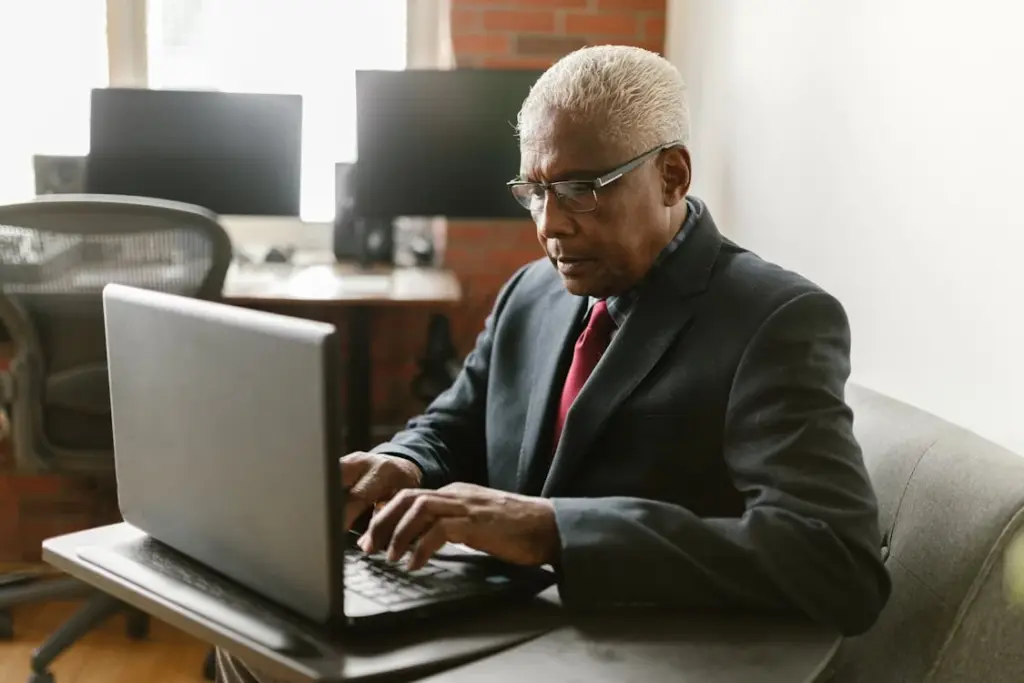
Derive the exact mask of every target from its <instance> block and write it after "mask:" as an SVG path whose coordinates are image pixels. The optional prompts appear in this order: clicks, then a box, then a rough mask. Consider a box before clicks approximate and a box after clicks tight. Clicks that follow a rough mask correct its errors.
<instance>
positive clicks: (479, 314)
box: [447, 0, 665, 352]
mask: <svg viewBox="0 0 1024 683" xmlns="http://www.w3.org/2000/svg"><path fill="white" fill-rule="evenodd" d="M452 41H453V43H454V51H455V61H456V64H457V65H458V66H463V67H483V68H529V69H533V68H547V67H548V66H550V65H551V64H552V63H553V62H554V61H555V60H557V59H558V58H559V57H561V56H563V55H565V54H566V53H568V52H571V51H573V50H576V49H578V48H580V47H583V46H586V45H603V44H609V43H614V44H620V45H636V46H638V47H644V48H647V49H649V50H653V51H655V52H661V51H662V50H663V49H664V43H665V0H452ZM513 173H514V171H513ZM510 177H511V176H510ZM447 253H448V257H447V265H448V266H449V267H450V268H452V270H454V271H455V273H456V274H457V275H458V276H459V280H460V281H461V282H462V287H463V291H464V293H465V299H466V300H465V305H464V306H462V308H461V310H459V311H458V312H457V313H456V314H455V315H453V319H452V328H453V330H454V333H455V339H456V345H457V346H458V348H459V349H460V351H462V352H466V351H468V350H469V349H470V348H471V347H472V344H473V341H474V339H475V338H476V335H477V333H478V332H479V330H480V328H481V327H482V326H483V322H484V318H485V317H486V316H487V313H488V312H489V311H490V308H491V305H492V303H493V301H494V297H495V295H496V294H497V293H498V290H499V289H500V287H501V285H502V283H504V281H505V280H506V279H508V277H509V276H510V275H512V273H513V272H515V270H516V269H517V268H518V267H519V266H521V265H523V264H524V263H527V262H528V261H531V260H533V259H535V258H538V257H539V256H541V249H540V246H539V245H538V244H537V238H536V234H535V232H534V226H533V223H532V222H531V221H530V220H529V219H527V218H526V217H525V216H524V220H522V221H492V222H485V223H481V222H472V223H470V222H462V221H453V222H450V223H449V225H448V247H447Z"/></svg>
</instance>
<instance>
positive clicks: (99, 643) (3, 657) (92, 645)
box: [0, 602, 208, 683]
mask: <svg viewBox="0 0 1024 683" xmlns="http://www.w3.org/2000/svg"><path fill="white" fill-rule="evenodd" d="M77 606H78V603H71V602H64V603H50V604H43V605H31V606H25V607H20V608H16V609H15V610H14V630H15V635H14V640H13V641H0V683H26V681H27V680H28V674H29V667H28V662H29V657H30V656H31V654H32V650H33V649H35V648H36V647H37V646H38V645H39V644H40V643H41V642H42V641H43V640H44V639H45V638H46V636H47V635H48V634H50V633H52V632H53V630H54V629H56V628H57V627H58V626H59V625H60V624H61V623H62V622H63V621H64V620H65V619H67V618H68V617H69V616H70V615H71V614H72V613H73V612H74V610H75V608H76V607H77ZM207 650H208V647H207V646H206V645H205V644H203V643H201V642H199V641H197V640H195V639H193V638H191V637H190V636H186V635H185V634H183V633H181V632H180V631H176V630H174V629H172V628H171V627H169V626H167V625H166V624H162V623H159V622H156V621H154V622H152V627H151V629H150V636H149V638H148V639H147V640H144V641H133V640H129V639H128V638H127V636H126V635H125V630H124V619H123V618H122V617H120V616H116V617H114V618H112V619H110V620H109V621H108V622H107V623H106V624H105V625H104V626H103V627H101V628H100V629H98V630H97V631H95V632H93V633H91V634H90V635H89V636H88V637H86V638H85V639H84V640H82V641H81V642H79V643H77V644H75V645H74V646H73V647H72V648H71V649H69V650H67V651H66V652H65V653H64V654H63V655H62V656H61V658H60V659H58V660H57V661H56V662H55V663H54V665H53V668H52V669H51V670H52V672H53V674H54V683H150V682H152V683H201V682H202V681H203V676H202V665H203V659H204V658H205V657H206V652H207Z"/></svg>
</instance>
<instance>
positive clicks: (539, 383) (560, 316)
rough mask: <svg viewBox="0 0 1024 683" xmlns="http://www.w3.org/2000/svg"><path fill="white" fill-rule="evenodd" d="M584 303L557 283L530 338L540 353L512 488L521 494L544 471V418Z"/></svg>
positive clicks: (556, 392)
mask: <svg viewBox="0 0 1024 683" xmlns="http://www.w3.org/2000/svg"><path fill="white" fill-rule="evenodd" d="M586 303H587V299H586V298H585V297H579V296H573V295H571V294H569V293H568V292H567V291H565V290H564V289H563V288H562V286H561V283H560V282H559V284H558V291H557V292H553V293H552V294H551V295H550V296H549V297H548V301H547V302H546V303H545V304H544V305H543V308H542V309H541V310H545V311H546V312H547V313H546V315H545V316H544V325H543V327H542V329H541V331H540V334H538V335H537V338H536V339H531V340H530V344H536V345H537V348H538V349H540V350H541V353H542V354H543V355H542V356H541V358H542V360H541V361H540V363H539V364H538V366H537V367H538V370H537V372H536V374H535V375H534V377H533V383H532V387H533V388H532V390H531V392H530V403H529V406H528V407H527V409H526V422H525V426H524V429H523V444H522V447H521V450H520V453H519V469H518V471H517V473H516V484H517V486H516V490H518V491H520V492H522V493H536V492H537V491H539V490H540V486H541V483H542V482H543V477H544V475H545V473H546V472H547V468H548V463H549V461H550V452H549V450H548V448H544V449H543V450H541V446H547V444H548V440H547V439H546V438H544V437H545V435H546V434H545V431H544V428H545V427H546V426H550V420H548V417H550V416H551V415H552V410H553V408H554V401H555V400H556V398H555V397H556V396H559V395H560V394H561V389H562V387H561V384H560V382H559V380H560V379H561V374H562V373H560V372H559V371H560V370H562V369H565V368H566V367H567V366H568V363H569V361H570V360H571V353H572V348H573V346H574V345H575V342H576V336H577V335H578V334H579V323H580V320H581V319H582V317H583V312H584V311H585V310H586ZM542 442H543V443H542Z"/></svg>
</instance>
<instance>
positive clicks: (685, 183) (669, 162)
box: [659, 147, 691, 206]
mask: <svg viewBox="0 0 1024 683" xmlns="http://www.w3.org/2000/svg"><path fill="white" fill-rule="evenodd" d="M659 166H660V167H661V185H662V193H663V198H664V201H665V206H675V205H676V204H678V203H679V202H681V201H683V199H684V198H685V197H686V194H687V193H688V192H689V191H690V179H691V174H690V151H689V150H688V149H686V148H685V147H672V148H671V149H666V150H665V151H664V152H662V153H661V159H660V163H659Z"/></svg>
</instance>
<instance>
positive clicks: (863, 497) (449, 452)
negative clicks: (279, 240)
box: [375, 209, 890, 634]
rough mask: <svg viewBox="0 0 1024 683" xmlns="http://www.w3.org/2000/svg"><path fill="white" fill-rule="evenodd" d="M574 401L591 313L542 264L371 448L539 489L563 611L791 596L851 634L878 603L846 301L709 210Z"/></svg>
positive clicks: (879, 580)
mask: <svg viewBox="0 0 1024 683" xmlns="http://www.w3.org/2000/svg"><path fill="white" fill-rule="evenodd" d="M641 287H642V289H641V290H640V294H639V298H638V299H637V301H636V304H635V306H634V308H633V310H632V312H631V313H630V315H629V317H628V318H627V319H626V322H625V324H624V325H623V326H622V328H621V329H620V330H619V331H618V333H617V334H616V336H615V338H614V340H613V341H612V344H611V346H610V347H609V348H608V350H607V352H606V353H605V355H604V357H603V358H602V359H601V361H600V363H599V364H598V366H597V368H596V369H595V370H594V374H593V375H592V376H591V378H590V380H589V381H588V383H587V384H586V386H585V387H584V389H583V391H582V392H581V393H580V395H579V397H578V398H577V400H576V403H575V404H574V405H573V407H572V409H571V410H570V412H569V414H568V416H567V419H566V423H565V426H564V431H563V436H562V439H561V442H560V444H559V446H558V450H557V452H556V453H555V454H554V460H553V462H552V461H551V443H550V441H551V438H552V424H553V417H554V411H555V406H556V402H557V397H558V395H559V393H560V391H561V384H562V381H563V379H564V377H565V374H566V372H567V368H568V363H569V360H570V359H571V356H572V347H573V344H574V342H575V339H576V336H577V335H578V333H579V331H580V329H581V328H580V325H581V321H582V319H583V317H584V315H585V312H586V304H587V301H586V299H585V298H582V297H576V296H573V295H570V294H569V293H568V292H567V291H566V290H565V288H564V287H563V285H562V282H561V280H560V278H559V276H558V274H557V273H556V272H555V270H554V269H553V268H552V266H551V265H550V263H548V262H547V261H538V262H535V263H532V264H530V265H528V266H526V267H524V268H522V269H521V270H520V271H519V272H517V273H516V274H515V275H514V276H513V277H512V279H511V280H510V281H509V282H508V283H507V284H506V285H505V287H504V288H503V290H502V291H501V293H500V294H499V296H498V299H497V302H496V304H495V306H494V310H493V312H492V313H491V315H490V316H489V317H488V319H487V322H486V325H485V327H484V330H483V332H481V334H480V336H479V337H478V339H477V342H476V347H475V348H474V349H473V351H472V353H470V355H469V356H468V357H467V359H466V362H465V366H464V368H463V369H462V372H461V373H460V374H459V376H458V378H457V379H456V381H455V383H454V385H453V386H452V387H451V388H450V389H449V390H448V391H446V392H445V393H444V394H443V395H441V396H440V397H439V398H438V399H437V400H436V401H434V403H433V404H432V405H431V406H430V407H429V409H428V410H427V411H426V413H425V414H424V415H422V416H421V417H418V418H415V419H414V420H412V421H411V422H410V423H409V425H408V427H407V428H406V429H405V430H404V431H402V432H400V433H399V434H398V435H396V436H395V437H394V439H393V440H392V441H391V442H390V443H387V444H383V445H381V446H379V447H377V448H376V449H375V450H376V451H377V452H382V453H390V454H394V455H400V456H403V457H406V458H409V459H411V460H413V461H415V462H416V463H418V464H419V466H420V467H421V469H422V470H423V472H424V483H425V485H426V486H428V487H440V486H443V485H444V484H447V483H449V482H453V481H467V482H475V483H480V484H485V485H489V486H491V487H494V488H498V489H503V490H507V491H516V492H521V493H525V494H531V495H543V496H546V497H549V498H551V499H552V501H553V503H554V507H555V512H556V517H557V522H558V528H559V531H560V534H561V542H562V549H561V559H560V562H559V566H558V571H559V585H560V590H561V595H562V599H563V601H564V602H565V604H567V605H577V606H581V607H601V606H615V605H674V606H684V607H690V608H705V607H706V608H713V609H721V608H734V607H742V608H753V609H758V608H763V609H794V608H795V609H798V610H800V611H802V612H803V613H805V614H807V615H809V616H810V617H812V618H814V619H816V620H818V621H819V622H821V623H823V624H825V625H829V626H832V627H835V628H837V629H839V630H840V631H842V632H844V633H847V634H853V633H859V632H862V631H864V630H866V629H867V628H868V627H869V626H870V625H871V624H872V623H873V622H874V620H875V618H876V617H877V615H878V613H879V611H880V610H881V608H882V606H883V605H884V604H885V602H886V600H887V599H888V595H889V590H890V584H889V577H888V574H887V573H886V570H885V568H884V566H883V564H882V561H881V558H880V547H881V535H880V533H879V526H878V510H877V503H876V499H875V495H874V491H873V489H872V487H871V484H870V482H869V480H868V476H867V473H866V471H865V468H864V463H863V460H862V458H861V453H860V449H859V447H858V444H857V442H856V440H855V439H854V436H853V432H852V415H851V411H850V409H849V408H848V407H847V405H846V403H845V401H844V389H845V384H846V380H847V377H848V375H849V371H850V361H849V354H850V331H849V326H848V323H847V318H846V315H845V313H844V311H843V308H842V306H841V305H840V304H839V302H838V301H837V300H836V299H835V298H833V297H832V296H830V295H829V294H827V293H825V292H824V291H822V290H821V289H819V288H818V287H816V286H815V285H814V284H812V283H810V282H808V281H807V280H805V279H803V278H801V277H800V276H798V275H795V274H793V273H791V272H787V271H785V270H783V269H781V268H778V267H776V266H774V265H771V264H769V263H766V262H765V261H763V260H761V259H760V258H758V257H757V256H755V255H754V254H752V253H750V252H748V251H745V250H744V249H742V248H740V247H738V246H737V245H735V244H733V243H732V242H730V241H728V240H726V239H724V238H723V237H722V236H721V234H720V233H719V232H718V230H717V228H716V227H715V224H714V222H713V220H712V219H711V216H710V214H709V212H708V211H707V210H706V209H705V210H704V212H703V215H702V217H701V218H700V220H699V221H698V222H697V224H696V226H695V227H694V229H693V232H692V233H691V234H690V235H689V236H688V237H687V239H686V241H685V242H684V243H683V244H682V245H681V246H680V248H679V249H678V250H677V251H676V252H675V253H673V254H672V255H671V256H669V257H668V259H667V260H666V261H665V262H664V263H663V265H662V266H661V267H660V268H658V269H657V270H656V271H654V272H653V273H652V275H651V276H650V277H649V278H647V280H646V281H645V282H644V283H643V284H642V285H641Z"/></svg>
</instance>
